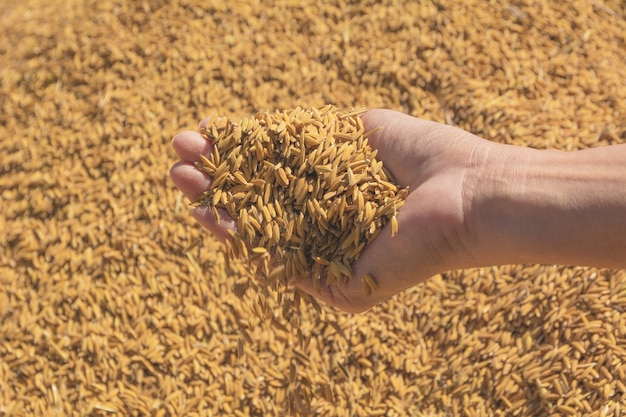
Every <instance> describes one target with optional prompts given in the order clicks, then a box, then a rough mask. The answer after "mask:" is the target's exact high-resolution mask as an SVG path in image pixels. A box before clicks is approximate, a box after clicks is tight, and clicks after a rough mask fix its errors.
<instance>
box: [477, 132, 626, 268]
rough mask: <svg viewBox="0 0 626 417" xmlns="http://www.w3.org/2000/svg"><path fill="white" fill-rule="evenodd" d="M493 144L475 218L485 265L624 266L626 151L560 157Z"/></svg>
mask: <svg viewBox="0 0 626 417" xmlns="http://www.w3.org/2000/svg"><path fill="white" fill-rule="evenodd" d="M494 145H495V146H494V148H493V150H492V152H491V153H490V156H489V158H488V159H486V161H485V164H484V169H483V172H482V175H481V176H480V178H479V179H478V180H477V186H478V189H479V190H480V192H476V193H474V194H475V196H476V198H475V199H474V200H473V202H472V206H471V210H470V212H471V214H470V217H469V218H470V219H471V220H470V221H471V222H472V224H473V225H474V226H475V230H476V232H475V239H476V247H477V248H478V251H479V255H478V256H477V258H478V261H479V263H480V264H481V265H483V266H484V265H499V264H509V263H552V264H576V265H581V266H608V267H620V265H621V263H620V262H623V261H620V259H622V258H623V250H624V249H623V242H622V241H621V240H622V238H621V237H620V236H623V234H624V232H626V220H624V209H625V208H626V197H625V196H624V192H623V190H624V189H625V188H624V187H625V184H624V181H625V178H626V172H624V168H623V166H624V161H623V159H622V160H620V157H619V156H618V157H616V156H615V155H616V154H615V151H618V152H619V151H622V153H623V151H624V147H621V149H620V148H619V147H618V148H613V149H596V150H584V151H575V152H560V151H555V150H535V149H531V148H523V147H516V146H510V145H498V144H494ZM618 155H619V154H618ZM616 190H622V192H621V194H620V193H619V192H617V193H616ZM620 252H621V253H620Z"/></svg>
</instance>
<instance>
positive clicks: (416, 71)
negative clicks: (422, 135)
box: [0, 0, 626, 417]
mask: <svg viewBox="0 0 626 417" xmlns="http://www.w3.org/2000/svg"><path fill="white" fill-rule="evenodd" d="M625 36H626V11H625V6H624V2H623V1H616V0H606V1H601V0H593V1H589V0H573V1H569V2H557V1H554V2H545V1H538V0H514V1H509V2H484V1H462V2H459V1H454V0H437V1H386V0H384V1H326V2H319V1H317V2H313V1H307V0H304V1H303V0H297V1H295V0H281V1H276V2H273V3H272V4H271V5H270V4H268V2H260V1H259V2H257V1H239V0H232V1H229V2H224V1H221V0H219V1H217V0H216V1H212V0H202V1H200V0H172V1H169V0H168V1H165V0H136V1H135V0H133V1H121V0H99V1H95V0H63V1H61V0H58V1H42V0H24V1H20V2H17V1H10V0H8V1H7V0H4V1H0V62H1V63H2V64H1V65H0V109H1V111H0V200H1V207H2V208H1V210H0V415H7V416H22V415H40V416H51V415H52V416H54V415H57V416H107V417H116V416H140V415H141V416H143V415H150V416H230V415H235V416H246V415H250V416H273V415H285V414H295V415H321V416H326V415H328V416H340V417H341V416H405V415H410V416H442V417H443V416H452V415H461V416H510V415H517V416H569V415H592V416H604V415H607V416H619V415H623V414H624V409H625V408H626V407H625V405H624V404H625V401H626V371H625V370H626V366H625V365H624V364H625V363H626V348H625V346H626V273H625V272H624V271H607V270H598V269H591V268H575V267H563V266H550V265H515V266H502V267H498V268H482V269H473V270H466V271H456V272H452V273H446V274H443V275H440V276H437V277H434V278H433V279H432V280H429V281H428V282H426V283H424V284H422V285H419V286H417V287H415V288H412V289H410V290H407V291H405V292H403V293H401V294H399V295H397V296H396V297H394V298H393V299H392V300H390V301H388V302H386V303H384V304H382V305H380V306H377V307H375V308H373V309H372V310H371V311H369V312H367V313H365V314H363V315H358V316H351V315H346V314H342V313H340V312H338V311H335V310H333V309H331V308H328V307H325V306H318V308H317V309H315V308H300V309H298V308H294V309H284V310H283V309H282V308H279V307H278V303H277V300H276V299H275V298H274V297H267V296H265V298H264V299H262V300H261V301H263V303H264V304H265V305H266V306H267V312H269V314H268V315H267V316H265V317H266V319H263V320H261V319H259V318H258V315H257V314H254V309H255V308H256V306H257V305H258V304H259V303H258V301H259V300H257V299H256V298H255V297H257V296H256V295H246V296H244V297H243V298H241V299H240V298H238V297H237V295H236V294H235V293H236V291H235V289H236V288H237V287H238V286H239V285H241V284H242V283H244V282H245V280H246V278H245V273H244V272H245V269H247V265H246V264H245V263H241V262H235V261H233V262H232V263H231V265H229V266H227V265H226V264H225V263H224V261H223V258H222V256H221V255H220V254H219V253H218V252H219V248H220V246H219V245H218V244H217V242H215V241H213V240H212V239H211V238H209V237H207V234H206V232H204V231H202V230H200V228H199V227H197V225H196V224H195V223H194V222H193V221H192V220H191V217H190V215H189V212H188V202H187V201H186V200H185V199H184V198H183V197H182V196H181V194H180V193H179V192H178V191H177V190H176V189H175V188H174V186H173V185H172V184H171V182H170V181H169V179H168V178H167V170H168V167H169V166H170V164H171V163H173V162H174V160H175V159H176V156H175V155H174V152H173V151H172V150H171V147H170V146H169V141H170V139H171V137H172V135H173V134H174V133H176V132H178V131H181V130H184V129H190V130H196V129H197V128H196V126H197V122H198V121H199V120H201V119H202V118H203V117H205V116H207V115H209V114H212V113H215V114H221V115H226V116H228V117H230V118H232V119H233V120H240V119H243V118H244V117H245V116H247V115H250V114H254V113H255V112H257V111H261V112H264V111H270V112H273V111H274V110H275V109H289V108H296V107H297V106H305V107H314V106H315V107H320V106H323V105H325V104H326V103H332V104H334V105H336V106H337V107H339V108H343V109H350V108H375V107H388V108H393V109H396V110H401V111H405V112H407V113H410V114H413V115H415V116H420V117H423V118H427V119H431V120H435V121H438V122H442V123H449V124H454V125H456V126H459V127H461V128H465V129H468V130H471V131H472V132H474V133H476V134H478V135H480V136H483V137H485V138H487V139H490V140H494V141H499V142H504V143H511V144H517V145H524V146H532V147H536V148H558V149H563V150H575V149H581V148H585V147H592V146H602V145H607V144H610V143H620V142H624V141H626V81H625V78H624V76H623V69H624V68H626V39H625ZM400 233H402V231H400ZM302 297H304V295H301V294H298V293H292V294H285V297H284V299H283V303H284V304H289V303H291V304H292V305H294V306H296V305H297V304H298V303H299V302H300V301H299V300H300V299H301V298H302Z"/></svg>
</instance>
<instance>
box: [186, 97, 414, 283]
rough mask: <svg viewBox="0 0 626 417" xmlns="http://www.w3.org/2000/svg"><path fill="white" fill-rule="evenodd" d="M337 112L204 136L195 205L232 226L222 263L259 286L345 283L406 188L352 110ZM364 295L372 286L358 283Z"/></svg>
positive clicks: (257, 120) (221, 123)
mask: <svg viewBox="0 0 626 417" xmlns="http://www.w3.org/2000/svg"><path fill="white" fill-rule="evenodd" d="M364 111H365V110H358V111H350V112H344V111H340V110H338V109H337V108H335V107H334V106H331V105H327V106H325V107H323V108H310V109H301V108H296V109H295V110H289V111H276V112H275V113H273V114H272V113H257V114H256V115H255V116H254V117H252V118H249V119H248V118H247V119H243V120H242V121H241V122H239V123H234V122H232V121H230V120H228V119H226V118H213V119H212V120H210V121H209V123H207V125H206V127H204V128H203V129H202V130H201V133H202V135H203V137H204V138H205V139H207V140H209V141H210V142H211V143H212V144H213V146H214V149H213V152H212V153H211V154H210V155H209V156H208V157H204V156H202V159H201V161H200V162H199V163H198V164H197V166H198V167H199V168H200V169H201V170H202V171H204V172H206V173H207V174H208V175H209V176H211V177H212V178H213V183H212V186H211V189H210V190H209V191H206V192H205V193H204V194H203V195H202V196H201V197H200V198H199V200H198V201H197V202H196V203H195V205H197V206H210V207H212V211H213V214H214V216H215V217H216V220H217V221H219V212H218V210H217V208H221V209H224V210H226V211H227V212H228V214H229V215H230V216H231V217H232V218H233V219H234V220H235V221H236V225H237V228H236V231H232V232H231V235H232V239H231V240H230V241H229V242H227V244H226V258H227V260H228V259H233V258H243V259H244V260H248V261H249V262H250V265H251V266H254V267H253V268H252V270H253V271H254V272H255V273H256V274H255V275H256V278H257V281H258V282H259V283H261V284H270V283H272V282H277V281H279V282H286V281H287V280H288V279H289V280H292V279H295V280H301V279H304V278H306V277H309V276H312V277H313V279H314V281H315V282H316V283H317V285H319V284H320V282H321V280H322V279H323V278H325V280H326V285H333V284H338V283H341V282H345V281H347V280H349V279H351V277H352V270H351V267H350V265H351V264H352V263H353V262H354V261H355V260H356V259H358V257H359V255H360V253H361V252H362V251H363V249H364V248H365V247H366V246H367V245H368V244H369V243H371V242H372V241H373V240H374V239H375V238H376V236H378V234H379V233H380V232H381V230H382V228H383V227H384V226H385V225H386V224H387V223H388V222H390V221H391V222H392V224H391V233H392V235H395V234H396V233H397V231H398V230H397V220H396V213H397V210H398V209H399V208H400V207H401V206H402V205H403V203H404V200H405V198H406V196H407V194H408V190H407V189H406V188H405V189H400V188H399V187H398V186H397V185H395V184H394V182H393V180H392V179H391V175H390V174H389V172H388V171H387V170H386V169H385V168H384V167H383V164H382V162H380V161H378V160H377V159H376V150H373V149H372V148H371V147H370V145H369V144H368V141H367V136H368V134H369V133H371V132H365V130H364V127H363V123H362V121H361V119H360V117H359V114H361V113H363V112H364ZM363 282H364V287H365V289H366V291H367V292H368V293H369V292H371V290H372V289H374V287H375V285H376V284H375V281H374V280H373V279H372V278H371V277H369V276H368V277H365V278H364V281H363Z"/></svg>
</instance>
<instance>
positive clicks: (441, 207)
mask: <svg viewBox="0 0 626 417" xmlns="http://www.w3.org/2000/svg"><path fill="white" fill-rule="evenodd" d="M361 117H362V119H363V122H364V124H365V126H366V130H371V129H375V128H381V129H380V130H379V131H378V132H377V133H375V134H374V135H372V136H371V137H370V144H371V145H372V146H373V147H374V148H377V149H378V157H379V159H380V160H382V161H383V163H384V164H385V166H386V167H387V169H388V170H389V171H390V172H391V174H392V175H393V176H394V178H395V180H396V182H397V183H398V184H399V185H401V186H408V187H409V196H408V198H407V201H406V204H405V205H404V206H403V207H402V209H401V210H400V211H399V213H398V224H399V233H398V234H397V235H396V236H395V237H393V238H392V237H391V231H390V230H389V226H387V230H383V232H382V233H381V234H380V235H379V236H378V238H377V239H376V240H375V241H374V242H373V243H372V244H371V245H370V246H369V247H367V248H366V249H365V251H364V252H363V253H362V256H361V257H360V258H359V259H358V260H357V262H356V263H355V264H354V265H353V272H354V276H353V279H352V280H351V281H350V282H348V283H346V284H344V285H340V286H330V287H324V288H322V290H321V291H319V292H318V291H316V290H314V288H313V283H312V281H310V280H307V281H302V282H299V283H298V284H297V285H298V286H299V287H300V288H301V289H302V290H304V291H306V292H309V293H310V294H312V295H314V296H316V297H318V298H320V299H322V300H323V301H325V302H327V303H329V304H331V305H333V306H335V307H337V308H340V309H342V310H345V311H348V312H360V311H363V310H365V309H367V308H369V307H371V306H373V305H375V304H376V303H378V302H380V301H382V300H385V299H387V298H389V297H391V296H392V295H394V294H396V293H398V292H399V291H401V290H403V289H405V288H408V287H410V286H413V285H415V284H417V283H419V282H421V281H423V280H425V279H427V278H429V277H431V276H432V275H435V274H438V273H441V272H443V271H448V270H451V269H455V268H460V267H464V266H467V265H471V264H472V263H473V262H474V258H475V257H476V255H475V254H474V253H473V248H474V245H473V242H472V241H471V240H472V236H471V235H470V233H469V230H468V225H467V218H466V217H467V216H466V210H467V207H468V200H470V199H471V197H472V196H471V193H472V190H473V187H472V185H471V184H469V182H470V181H474V179H476V178H477V177H478V175H477V173H478V172H479V171H480V169H481V163H482V161H483V160H484V159H485V156H486V155H487V154H488V152H489V149H490V146H492V145H493V144H492V143H491V142H487V141H485V140H482V139H479V138H478V137H476V136H474V135H472V134H470V133H467V132H465V131H462V130H459V129H456V128H453V127H450V126H446V125H441V124H437V123H434V122H428V121H424V120H420V119H417V118H413V117H410V116H407V115H404V114H402V113H398V112H394V111H390V110H371V111H369V112H367V113H365V114H364V115H362V116H361ZM203 123H205V122H204V121H203V122H201V125H202V124H203ZM172 146H173V147H174V149H175V150H176V152H177V154H178V156H179V157H180V159H181V162H178V163H177V164H175V165H174V166H173V167H172V169H171V177H172V180H173V181H174V183H175V184H176V186H177V187H178V188H179V189H180V190H181V191H182V192H183V193H184V194H185V195H186V196H187V197H188V198H189V199H190V200H192V201H195V200H196V199H197V198H198V196H200V194H202V192H203V191H205V190H207V189H208V188H209V187H210V186H211V179H210V178H208V177H207V176H205V174H203V173H202V172H201V171H199V170H198V169H197V168H196V167H195V166H194V164H193V163H194V162H196V161H197V160H199V155H200V154H204V155H208V154H209V153H210V152H211V149H212V146H211V144H210V143H208V142H207V141H206V140H205V139H204V138H202V136H201V135H200V134H199V133H197V132H189V131H188V132H183V133H181V134H179V135H177V136H176V137H174V139H173V140H172ZM192 215H193V216H194V218H195V219H196V220H197V221H198V222H199V223H200V224H201V225H202V226H204V227H205V228H207V229H208V230H210V231H211V232H213V233H214V234H215V235H216V236H217V237H218V238H220V239H227V238H228V234H227V233H226V229H228V228H233V227H234V222H233V221H232V219H229V218H228V216H227V215H226V214H225V213H222V216H221V217H222V219H224V220H222V223H221V224H219V225H217V224H215V222H214V219H213V216H212V215H211V213H210V210H209V209H207V208H206V207H199V208H196V209H194V210H193V212H192ZM364 274H370V275H372V276H373V277H374V278H375V280H376V281H377V284H378V289H377V290H376V291H374V293H373V294H372V295H371V296H369V297H368V296H366V294H365V292H364V290H363V286H362V277H363V275H364Z"/></svg>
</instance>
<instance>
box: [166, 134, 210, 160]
mask: <svg viewBox="0 0 626 417" xmlns="http://www.w3.org/2000/svg"><path fill="white" fill-rule="evenodd" d="M172 147H173V148H174V151H176V154H177V155H178V157H179V158H180V159H181V161H186V162H197V161H199V160H200V155H205V156H208V155H209V154H210V153H211V151H213V146H212V145H211V143H210V142H209V141H208V140H206V139H204V138H203V137H202V135H200V133H198V132H191V131H186V132H182V133H179V134H178V135H176V136H174V138H173V139H172Z"/></svg>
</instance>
